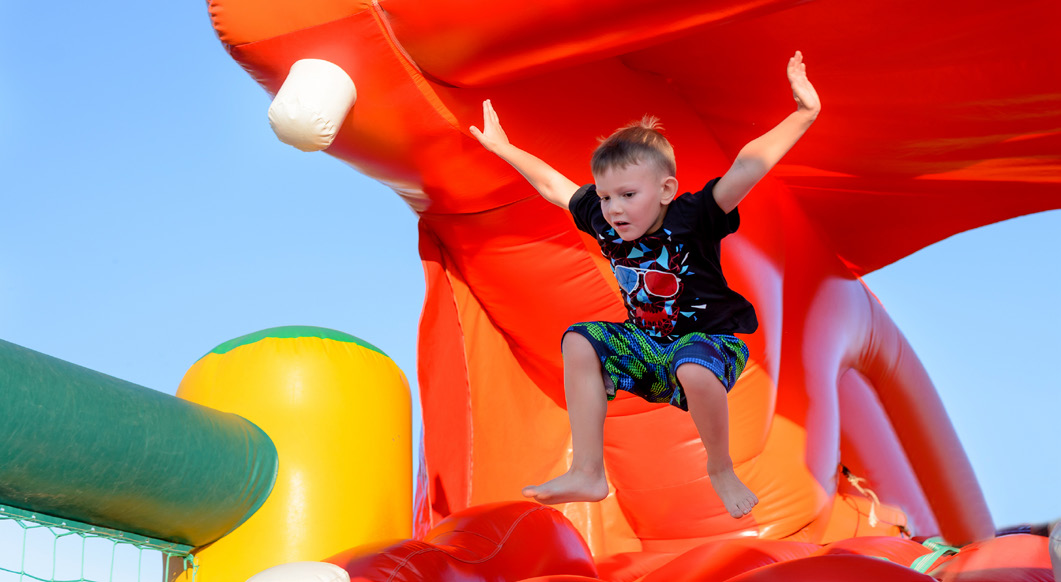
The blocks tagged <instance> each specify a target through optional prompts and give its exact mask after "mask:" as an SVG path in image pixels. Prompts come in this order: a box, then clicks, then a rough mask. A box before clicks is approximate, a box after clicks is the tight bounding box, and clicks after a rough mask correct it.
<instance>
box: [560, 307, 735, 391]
mask: <svg viewBox="0 0 1061 582" xmlns="http://www.w3.org/2000/svg"><path fill="white" fill-rule="evenodd" d="M567 331H569V332H571V331H573V332H575V333H577V334H579V335H581V336H582V337H584V338H586V339H587V340H589V343H590V344H592V345H593V349H594V350H596V352H597V357H599V358H600V362H601V369H602V370H603V371H604V385H605V388H606V389H607V391H608V400H611V399H613V398H615V390H616V389H619V390H625V391H627V392H630V393H632V394H636V395H638V396H640V397H641V398H644V399H645V400H647V401H649V402H667V403H670V404H673V405H674V406H677V407H678V408H681V409H682V410H689V405H688V403H687V402H686V401H685V391H684V390H683V389H682V387H681V385H680V384H679V383H678V377H677V375H676V374H675V373H676V371H677V370H678V366H680V365H682V364H685V363H688V362H693V363H696V364H700V365H701V366H703V367H705V368H707V369H708V370H711V372H712V373H714V374H715V376H717V377H718V379H719V381H720V382H722V385H723V386H725V388H726V391H727V392H729V391H730V389H732V388H733V384H735V383H736V382H737V378H738V377H740V375H741V372H743V371H744V366H745V365H746V364H747V363H748V346H746V345H745V344H744V342H743V341H741V340H740V339H738V338H736V337H735V336H732V335H708V334H706V333H700V332H695V333H691V334H688V335H684V336H682V337H681V338H679V339H678V340H677V341H675V342H674V343H670V344H666V343H660V342H658V341H657V340H656V339H655V338H652V337H650V336H649V335H648V334H646V333H645V332H644V331H642V330H641V329H640V328H639V327H637V326H636V325H634V324H632V323H611V322H606V321H593V322H587V323H576V324H575V325H572V326H571V327H569V328H567ZM565 333H566V332H565Z"/></svg>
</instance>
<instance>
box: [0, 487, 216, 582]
mask: <svg viewBox="0 0 1061 582" xmlns="http://www.w3.org/2000/svg"><path fill="white" fill-rule="evenodd" d="M192 549H193V548H192V547H191V546H184V545H180V544H175V543H172V542H165V541H161V540H156V539H152V538H148V537H144V536H140V535H136V534H131V533H128V532H122V531H118V530H114V529H108V528H104V527H99V526H93V525H90V524H85V523H81V522H77V521H73V520H69V519H62V518H58V517H53V516H50V515H45V514H42V513H37V512H32V511H25V510H22V509H17V508H13V507H8V506H4V505H0V582H14V581H18V582H23V581H32V580H36V581H42V582H141V581H145V582H146V581H148V580H150V581H151V582H158V581H159V580H172V579H174V578H175V577H176V576H177V575H179V574H180V573H182V572H184V571H186V570H190V576H189V580H192V581H194V580H195V574H196V565H195V561H194V557H193V556H192V555H191V551H192Z"/></svg>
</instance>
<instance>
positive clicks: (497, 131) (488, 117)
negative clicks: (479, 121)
mask: <svg viewBox="0 0 1061 582" xmlns="http://www.w3.org/2000/svg"><path fill="white" fill-rule="evenodd" d="M468 131H470V132H471V134H472V137H474V138H475V139H477V140H479V143H480V144H482V145H483V147H485V148H486V149H487V150H489V151H491V152H493V151H496V148H497V147H498V146H501V145H503V144H507V143H509V141H508V136H507V135H505V130H504V129H502V128H501V121H500V120H499V119H498V117H497V112H496V111H494V105H493V103H491V102H490V100H489V99H487V100H485V101H483V129H482V131H480V130H479V128H478V127H475V126H474V125H473V126H471V127H469V128H468Z"/></svg>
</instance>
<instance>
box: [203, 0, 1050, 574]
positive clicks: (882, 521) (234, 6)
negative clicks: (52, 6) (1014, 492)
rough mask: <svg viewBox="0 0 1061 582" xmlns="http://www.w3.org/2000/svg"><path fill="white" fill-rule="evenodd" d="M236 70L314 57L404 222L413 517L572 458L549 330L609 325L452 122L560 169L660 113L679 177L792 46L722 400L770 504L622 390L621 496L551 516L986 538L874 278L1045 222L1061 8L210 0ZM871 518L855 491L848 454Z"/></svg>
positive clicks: (579, 252)
mask: <svg viewBox="0 0 1061 582" xmlns="http://www.w3.org/2000/svg"><path fill="white" fill-rule="evenodd" d="M209 5H210V13H211V17H212V19H213V23H214V26H215V28H216V29H217V31H218V34H219V37H220V39H221V41H222V42H223V43H224V44H225V45H226V48H227V49H228V50H229V52H230V54H231V55H232V57H233V58H235V59H236V60H237V61H239V62H240V64H241V65H242V66H243V67H244V68H245V69H246V70H247V71H248V72H249V73H250V74H252V75H253V76H254V77H255V78H256V79H257V80H258V81H259V82H260V83H261V84H262V85H263V86H264V87H265V88H266V90H268V91H269V92H271V93H274V94H275V93H276V91H277V90H278V89H279V87H280V85H281V83H282V82H283V81H284V79H285V77H286V75H287V72H288V70H289V69H290V67H291V65H292V64H293V63H294V62H295V61H297V60H299V59H304V58H317V59H324V60H328V61H331V62H333V63H335V64H337V65H339V66H340V67H342V69H343V70H344V71H345V72H346V73H347V74H348V75H349V76H350V78H351V79H352V80H353V81H354V83H355V84H356V86H357V102H356V105H355V106H354V107H353V109H352V110H351V112H350V114H349V115H348V116H347V118H346V120H345V122H344V124H343V126H342V128H341V130H340V132H339V134H338V138H337V139H336V141H335V142H334V143H333V144H332V145H331V147H330V148H329V149H328V150H327V151H328V153H329V154H331V155H333V156H336V157H338V158H340V159H342V160H345V161H347V162H349V163H350V164H352V165H353V166H354V167H355V168H357V169H358V170H359V171H361V172H363V173H365V174H367V175H369V176H371V177H373V178H375V179H377V180H380V181H381V182H383V183H385V184H387V185H389V186H391V187H392V188H393V189H394V191H395V192H396V193H397V194H398V195H399V196H402V197H403V198H404V199H405V200H406V201H408V203H409V204H410V206H411V207H412V208H413V209H414V210H416V212H417V213H418V214H419V216H420V233H421V239H420V249H421V256H422V258H423V264H424V269H425V273H426V277H427V296H426V300H425V305H424V312H423V317H422V322H421V330H420V340H419V341H420V357H419V379H420V385H421V386H420V387H421V395H422V400H423V410H424V428H425V435H426V457H427V471H426V475H425V480H426V485H427V489H426V491H427V494H428V495H427V499H426V503H425V505H424V506H423V507H422V508H421V509H422V511H421V512H420V514H419V515H420V523H419V524H418V525H419V530H420V531H426V529H427V528H429V527H430V526H432V525H434V524H436V523H438V522H439V520H440V519H441V518H443V517H445V516H448V515H450V514H452V513H454V512H457V511H459V510H463V509H466V508H469V507H473V506H477V505H480V504H484V503H490V502H496V501H505V500H514V499H518V498H519V492H520V488H521V487H522V486H524V485H526V484H530V483H538V482H541V481H543V480H545V479H547V478H548V477H551V476H554V475H556V474H558V473H559V472H561V471H562V470H563V469H564V468H565V467H566V463H567V459H566V458H565V456H564V454H563V453H564V451H565V450H566V448H567V447H568V446H569V434H568V429H567V419H566V413H565V411H564V408H563V387H562V383H561V360H560V351H559V343H560V336H561V333H562V332H563V330H564V329H565V328H566V327H567V326H568V325H569V324H570V323H572V322H575V321H584V320H593V319H622V318H623V317H624V312H623V309H622V307H621V302H620V299H619V295H618V292H617V289H616V286H615V283H614V280H613V279H612V277H611V275H610V273H609V272H608V269H607V265H606V264H604V263H603V259H601V257H600V255H599V252H598V250H597V249H596V246H595V244H594V243H593V242H592V241H591V240H589V239H588V238H586V237H584V236H582V235H581V234H579V233H578V232H577V231H576V229H575V227H574V225H573V224H572V222H571V219H570V217H569V216H567V215H566V214H565V213H564V212H563V211H561V210H560V209H558V208H555V207H553V206H551V205H550V204H548V203H547V202H545V201H544V200H542V199H540V198H539V197H538V195H537V194H536V193H535V192H534V191H533V190H532V189H531V188H530V187H529V186H528V185H527V184H526V183H525V182H524V181H523V179H522V178H521V177H520V176H519V175H518V174H517V173H516V172H515V171H514V170H512V169H511V168H510V167H509V166H508V165H507V164H505V163H504V162H502V161H501V160H499V159H497V158H496V157H494V156H493V155H492V154H490V153H488V152H486V151H485V150H483V149H482V148H481V147H480V146H479V144H478V143H477V142H476V140H475V139H473V138H472V137H471V136H470V135H469V133H468V129H467V128H468V126H470V125H473V124H479V123H480V122H481V103H482V101H483V99H485V98H490V99H492V100H493V103H494V105H495V107H496V108H497V110H498V111H499V113H500V115H501V117H502V121H503V123H504V125H505V128H506V130H507V132H508V135H509V136H510V137H511V138H512V140H513V141H514V142H515V143H517V144H518V145H520V146H521V147H523V148H524V149H526V150H528V151H531V152H534V153H536V154H538V155H539V156H540V157H542V158H543V159H545V160H546V161H547V162H548V163H550V164H552V165H553V166H554V167H556V168H557V169H559V170H560V171H561V172H563V173H565V174H566V175H568V176H569V177H571V178H572V179H574V180H575V181H579V182H588V181H589V180H590V174H589V167H588V156H589V153H590V152H591V151H592V149H593V147H594V146H595V145H596V138H597V137H599V136H602V135H606V134H608V133H609V132H610V131H611V130H613V129H614V128H615V127H618V126H620V125H622V124H625V123H627V122H628V121H630V120H632V119H637V118H640V117H641V116H642V115H643V114H646V113H650V114H653V115H656V116H658V117H660V118H661V119H662V121H663V124H664V126H665V128H666V133H667V135H668V137H669V138H670V139H671V141H672V142H673V144H674V146H675V150H676V153H677V157H678V179H679V181H680V183H681V185H682V187H683V189H684V190H696V189H698V188H699V187H700V186H701V185H702V184H704V183H705V182H706V181H707V180H709V179H711V178H713V177H714V176H717V175H719V174H721V173H722V172H724V171H725V170H726V168H728V165H729V162H730V161H731V160H732V159H733V157H734V156H735V154H736V152H737V151H738V150H739V148H740V147H741V146H742V145H743V144H744V143H746V142H747V141H749V140H750V139H752V138H754V137H756V136H758V135H760V134H761V133H762V132H763V131H765V130H766V129H767V128H769V127H771V126H772V125H773V124H775V123H777V122H778V121H780V119H782V118H783V117H784V115H786V114H787V113H788V112H789V111H791V110H792V109H793V107H794V105H793V102H792V101H791V95H790V94H789V91H788V87H787V83H786V82H785V77H784V65H785V62H786V59H787V58H788V56H789V55H791V54H792V52H793V51H794V50H795V49H800V50H802V51H803V53H804V55H805V59H806V61H807V63H808V73H809V75H810V78H811V79H812V81H813V82H814V83H815V85H816V87H817V88H818V91H819V93H820V95H821V96H822V101H823V111H822V115H821V117H820V118H819V120H818V122H817V123H816V124H815V126H814V127H813V128H812V129H811V131H810V132H809V133H808V134H807V136H806V137H805V138H804V139H803V140H802V141H801V142H800V143H799V144H798V145H797V146H796V148H795V149H794V150H793V151H792V152H791V153H790V154H789V155H788V156H787V157H786V158H785V160H783V162H782V164H781V165H779V166H778V167H777V168H775V170H774V171H773V172H772V173H771V175H770V176H768V178H767V179H765V180H764V181H763V182H762V183H761V184H760V185H759V186H757V187H756V189H755V190H754V191H753V192H752V194H751V195H750V197H749V198H748V199H747V200H746V202H745V203H743V204H742V207H741V215H742V226H741V229H740V231H739V232H738V233H737V234H736V235H734V236H731V237H729V238H727V239H726V241H725V242H724V244H723V261H724V267H725V269H726V273H727V275H728V277H729V279H730V283H731V285H732V286H733V287H734V288H736V289H737V290H738V291H740V292H741V293H742V294H744V295H745V296H746V297H748V298H749V299H751V301H752V302H753V303H754V304H755V306H756V308H757V311H758V313H759V318H760V321H761V326H760V329H759V331H758V332H756V333H755V334H754V335H752V336H750V337H748V338H747V340H748V343H749V346H750V348H751V354H752V355H751V363H750V365H749V366H748V368H747V371H746V372H745V374H744V376H743V377H742V379H741V380H740V381H739V383H738V384H737V386H736V388H735V389H734V390H733V392H732V394H731V396H730V410H731V412H730V414H731V427H732V428H731V433H732V434H731V438H730V442H731V443H732V447H733V457H734V461H735V462H736V464H737V472H738V474H739V475H740V476H741V478H742V479H743V480H744V481H745V482H746V483H747V484H748V485H749V486H750V487H751V488H752V489H753V490H754V491H755V492H756V493H757V494H758V496H759V498H760V500H761V503H760V504H759V505H758V506H757V507H756V508H755V510H754V511H753V512H752V514H751V515H750V516H747V517H745V518H743V519H741V520H733V519H732V518H730V517H729V516H728V515H727V514H726V512H725V511H724V510H723V508H722V506H721V504H720V503H719V502H718V500H717V498H716V497H715V495H714V493H713V491H712V488H711V486H710V483H709V481H708V479H707V477H706V475H705V473H704V467H705V456H704V451H703V448H702V446H700V444H699V439H698V438H697V435H696V432H695V429H694V427H693V425H692V422H691V421H690V419H689V417H688V415H686V414H684V413H682V412H680V411H678V410H676V409H673V408H668V407H666V406H660V405H650V404H647V403H645V402H642V401H640V400H637V399H635V398H624V397H622V396H620V398H618V399H617V400H616V401H615V402H613V403H612V405H611V406H610V409H609V414H608V420H607V425H606V445H605V446H606V463H607V467H608V470H609V476H610V480H611V485H612V486H613V489H614V494H613V495H611V496H609V498H608V499H607V500H605V501H604V502H601V503H599V504H571V505H569V506H566V507H564V508H563V511H564V514H565V515H566V516H567V517H568V518H569V519H571V520H572V522H573V523H574V524H575V525H576V527H577V528H578V530H579V531H580V532H581V534H582V536H583V537H584V539H585V540H586V542H587V543H588V546H589V548H590V549H591V550H592V552H593V553H594V555H595V556H596V557H597V558H598V559H603V558H605V557H607V556H610V555H616V554H618V553H620V552H640V553H642V554H651V553H656V552H671V553H673V552H678V551H681V550H683V549H687V548H692V547H694V546H698V545H701V544H703V543H704V542H706V541H709V540H712V539H715V538H718V537H720V536H732V535H757V536H759V537H761V538H768V539H774V540H787V541H791V542H815V543H828V542H830V541H835V540H842V539H845V538H849V537H852V536H858V535H869V534H875V533H876V534H885V535H898V534H899V533H900V531H901V528H906V529H907V530H909V531H913V532H915V533H935V532H942V533H943V535H944V536H946V538H947V539H948V540H949V541H951V542H955V543H957V542H964V541H970V540H974V539H980V538H983V537H986V536H989V535H990V534H991V532H992V531H993V524H992V522H991V518H990V516H989V514H988V511H987V508H986V505H985V503H984V500H983V497H982V495H981V493H980V489H979V486H978V485H977V482H976V479H975V477H974V475H973V472H972V470H971V468H970V466H969V463H968V461H967V459H966V457H965V455H964V453H963V452H962V448H961V445H960V443H959V442H958V440H957V438H956V436H955V433H954V430H953V429H952V427H951V425H950V422H949V420H948V419H947V416H946V413H945V412H944V410H943V407H942V405H941V403H940V400H939V398H938V396H937V395H936V393H935V390H934V389H933V387H932V384H931V382H930V380H929V378H928V376H927V374H926V373H925V370H924V369H923V367H922V366H921V364H920V363H919V361H918V359H917V357H916V356H915V355H914V353H913V352H912V350H911V348H910V346H909V344H908V343H907V342H906V340H905V339H904V338H903V336H902V334H901V332H900V331H899V330H898V329H896V327H895V325H894V324H893V323H892V321H891V319H890V318H889V317H888V315H887V313H886V312H885V311H884V309H883V308H882V307H881V305H880V303H879V302H878V301H877V300H876V299H875V297H874V296H873V294H872V292H870V291H869V290H868V289H867V288H866V287H865V285H864V284H863V283H862V281H861V279H860V276H861V275H864V274H866V273H868V272H871V271H873V270H875V269H878V268H880V267H882V266H885V265H887V264H889V263H891V262H893V261H896V260H898V259H900V258H902V257H904V256H906V255H908V254H910V253H912V252H914V251H916V250H918V249H920V248H922V247H924V246H925V245H928V244H931V243H933V242H935V241H938V240H941V239H943V238H946V237H948V236H950V235H953V234H955V233H958V232H961V231H964V230H967V229H970V228H974V227H977V226H980V225H984V224H988V223H991V222H996V221H1000V220H1004V219H1007V218H1010V217H1014V216H1018V215H1022V214H1027V213H1031V212H1037V211H1041V210H1046V209H1051V208H1058V207H1061V196H1058V193H1059V191H1061V188H1059V182H1061V132H1059V130H1058V128H1061V97H1059V95H1061V64H1059V63H1061V59H1059V58H1058V55H1059V54H1061V50H1059V49H1061V46H1059V42H1058V40H1056V39H1057V38H1058V35H1056V29H1057V23H1058V22H1061V4H1059V3H1057V2H1056V1H1054V0H1028V1H1023V2H1017V3H1013V2H1010V3H999V2H987V1H983V0H972V1H965V2H950V1H947V2H929V3H925V2H918V1H913V0H899V1H895V2H880V1H871V2H850V1H845V0H819V1H815V2H795V1H790V0H766V1H752V0H720V1H712V2H703V1H702V0H697V1H691V0H677V1H673V2H666V3H660V2H642V1H635V0H582V1H577V2H575V1H571V0H544V1H540V2H532V3H521V4H512V3H506V2H490V1H485V2H473V1H470V0H468V1H463V2H458V1H450V2H434V3H425V2H413V1H412V0H383V1H381V2H374V3H366V2H357V1H350V0H300V1H299V2H294V1H287V2H285V1H281V0H270V1H268V2H263V1H261V0H254V1H252V0H211V2H210V3H209ZM841 464H842V465H843V466H846V467H847V468H849V469H850V471H851V472H852V473H853V474H854V475H857V476H859V477H862V478H865V479H866V480H867V481H868V483H870V484H871V487H872V489H873V490H874V491H875V492H876V493H877V494H878V495H879V497H880V499H881V501H882V502H883V503H884V506H883V507H873V513H874V515H875V517H878V518H879V521H876V520H874V524H871V523H870V520H869V513H870V507H871V505H872V504H871V502H870V500H869V499H867V498H866V497H865V496H864V495H862V494H861V493H859V492H858V491H856V490H854V489H853V488H851V487H848V486H847V485H845V484H844V483H845V482H844V481H842V480H841V476H840V470H839V468H840V466H841Z"/></svg>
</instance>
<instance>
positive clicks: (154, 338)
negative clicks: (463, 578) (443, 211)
mask: <svg viewBox="0 0 1061 582" xmlns="http://www.w3.org/2000/svg"><path fill="white" fill-rule="evenodd" d="M3 13H4V16H3V17H2V18H3V19H2V20H0V201H2V205H0V338H2V339H5V340H8V341H11V342H14V343H17V344H20V345H23V346H26V347H29V348H32V349H35V350H38V351H41V352H44V353H47V354H50V355H53V356H56V357H59V358H62V359H65V360H69V361H71V362H74V363H77V364H80V365H83V366H87V367H89V368H92V369H95V370H99V371H102V372H105V373H107V374H110V375H113V376H117V377H119V378H123V379H126V380H129V381H132V382H135V383H138V384H141V385H144V386H148V387H150V388H154V389H157V390H161V391H164V392H169V393H173V392H174V391H175V390H176V387H177V385H178V383H179V382H180V380H181V377H182V376H183V374H184V372H185V371H186V370H187V369H188V367H189V366H191V364H192V363H194V362H195V360H196V359H198V358H199V357H200V356H202V355H203V354H204V353H206V352H207V351H209V350H210V349H211V348H213V347H214V346H215V345H217V344H219V343H221V342H223V341H225V340H228V339H231V338H233V337H236V336H239V335H243V334H245V333H249V332H252V331H256V330H259V329H264V328H267V327H272V326H278V325H292V324H300V325H319V326H324V327H331V328H335V329H339V330H342V331H346V332H348V333H352V334H354V335H357V336H359V337H362V338H364V339H366V340H368V341H370V342H372V343H374V344H376V345H378V346H379V347H381V348H382V349H383V350H384V351H385V352H387V353H388V354H390V355H391V357H393V358H394V359H395V361H396V362H397V363H398V364H399V366H401V367H402V368H403V369H404V370H405V371H406V373H407V374H409V375H410V376H411V377H412V378H413V379H414V380H415V368H414V362H415V336H416V324H417V319H418V317H419V312H420V305H421V301H422V297H423V290H424V283H423V275H422V271H421V268H420V263H419V258H418V256H417V252H416V244H417V243H416V224H415V216H414V214H413V213H412V211H410V210H409V209H408V208H407V207H406V206H405V205H404V204H403V203H402V202H401V201H400V200H399V199H398V197H397V196H395V195H394V194H393V193H391V192H390V191H389V190H386V189H384V188H383V187H381V186H380V185H378V184H376V183H374V182H371V181H368V180H366V179H365V178H363V177H361V176H360V175H358V174H357V173H356V172H354V171H353V170H351V169H349V168H348V167H346V166H345V165H344V164H342V163H340V162H338V161H336V160H334V159H332V158H330V157H328V156H327V155H325V154H322V153H317V154H305V153H301V152H298V151H296V150H295V149H293V148H290V147H288V146H285V145H283V144H281V143H279V142H278V141H277V140H276V139H275V137H274V136H273V134H272V132H271V131H270V129H269V126H268V123H267V120H266V116H265V112H266V109H267V107H268V105H269V98H268V96H267V95H266V93H265V92H264V91H263V90H262V89H261V88H260V87H259V86H258V85H257V84H256V83H254V82H253V81H252V80H251V79H250V77H249V76H248V75H246V74H245V73H244V72H243V71H242V69H240V68H239V66H237V65H236V63H235V62H234V61H232V60H231V59H230V58H229V57H228V56H227V55H226V54H225V52H224V50H223V49H222V47H221V45H220V43H219V42H218V41H217V39H216V37H215V36H214V33H213V30H212V29H211V27H210V23H209V19H208V17H207V13H206V7H205V5H204V4H203V3H202V2H158V3H155V2H149V3H131V2H125V1H119V2H116V3H109V4H107V5H95V4H82V3H67V4H66V5H65V6H63V7H62V9H57V8H56V7H55V6H53V5H49V4H40V3H29V2H5V3H4V4H3ZM826 98H827V96H826ZM1000 195H1003V193H1000ZM1059 233H1061V212H1058V211H1053V212H1049V213H1044V214H1039V215H1033V216H1030V217H1024V218H1019V219H1015V220H1012V221H1008V222H1006V223H1002V224H998V225H993V226H990V227H986V228H983V229H979V230H976V231H973V232H969V233H965V234H962V235H959V236H956V237H953V238H951V239H949V240H947V241H944V242H942V243H939V244H937V245H934V246H932V247H930V248H928V249H925V250H923V251H921V252H919V253H917V254H915V255H913V256H911V257H908V258H906V259H904V260H902V261H900V262H898V263H896V264H895V265H892V266H889V267H887V268H885V269H883V270H881V271H879V272H877V273H873V274H870V275H869V276H868V277H866V281H867V282H868V284H869V285H870V287H871V288H872V289H873V290H874V291H875V292H876V293H877V295H878V296H879V297H880V298H881V300H882V301H883V302H884V304H885V306H886V307H887V308H888V309H889V311H890V312H891V314H892V316H893V317H894V318H895V319H896V320H897V322H898V323H899V325H900V327H901V328H902V329H903V330H904V332H905V333H906V335H907V337H908V338H909V339H910V341H911V343H912V344H913V346H914V348H915V349H916V351H917V352H918V354H919V355H920V356H921V358H922V360H923V361H924V363H925V365H926V367H927V368H928V370H929V373H930V374H931V376H932V378H933V380H934V381H935V382H936V384H937V386H938V388H939V390H940V392H941V394H942V396H943V399H944V402H945V404H946V406H947V409H948V411H949V413H950V414H951V418H952V420H953V422H954V424H955V425H956V427H957V430H958V433H959V435H960V437H961V438H962V441H963V443H964V444H965V447H966V449H967V453H968V455H969V456H970V458H971V459H972V462H973V466H974V468H975V470H976V472H977V475H978V476H979V478H980V482H981V485H982V487H983V489H984V492H985V494H986V496H987V499H988V504H989V506H990V508H991V511H992V513H993V516H994V517H995V520H996V523H997V524H999V525H1007V524H1012V523H1018V522H1022V521H1044V520H1047V519H1051V518H1056V517H1061V495H1059V494H1058V493H1057V492H1058V491H1059V490H1061V489H1059V487H1058V483H1059V482H1061V464H1059V463H1058V458H1059V454H1058V439H1057V428H1056V427H1057V417H1058V414H1059V412H1061V390H1059V387H1061V382H1059V380H1058V377H1059V374H1058V370H1057V367H1056V364H1055V362H1056V361H1057V358H1058V351H1059V348H1061V332H1059V325H1061V306H1059V302H1058V294H1057V291H1056V289H1057V287H1058V284H1059V283H1061V245H1059V244H1058V243H1059V238H1061V234H1059ZM381 272H383V273H386V274H387V275H388V276H387V278H386V281H387V283H386V285H385V286H384V287H383V288H378V287H376V285H378V284H379V283H378V281H379V280H380V278H379V277H378V276H375V274H378V273H381ZM366 273H372V274H374V276H372V277H371V278H369V277H366V276H365V274H366ZM369 280H371V281H376V282H377V283H371V284H370V283H367V281H369Z"/></svg>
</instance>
